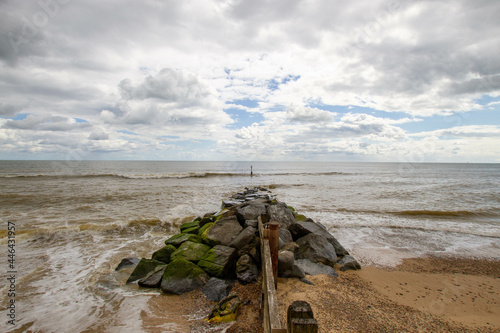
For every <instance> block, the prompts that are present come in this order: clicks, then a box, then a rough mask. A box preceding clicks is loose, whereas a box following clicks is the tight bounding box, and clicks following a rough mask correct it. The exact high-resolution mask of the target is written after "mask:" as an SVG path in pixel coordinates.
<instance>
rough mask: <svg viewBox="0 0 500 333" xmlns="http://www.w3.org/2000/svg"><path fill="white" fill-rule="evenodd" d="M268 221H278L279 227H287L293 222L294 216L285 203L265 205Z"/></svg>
mask: <svg viewBox="0 0 500 333" xmlns="http://www.w3.org/2000/svg"><path fill="white" fill-rule="evenodd" d="M267 214H268V216H269V221H270V222H278V224H279V226H280V229H288V227H289V226H291V225H292V224H294V223H295V216H293V213H292V211H291V210H290V209H289V208H288V207H287V205H286V204H285V203H282V202H280V203H277V204H275V205H270V206H269V207H267Z"/></svg>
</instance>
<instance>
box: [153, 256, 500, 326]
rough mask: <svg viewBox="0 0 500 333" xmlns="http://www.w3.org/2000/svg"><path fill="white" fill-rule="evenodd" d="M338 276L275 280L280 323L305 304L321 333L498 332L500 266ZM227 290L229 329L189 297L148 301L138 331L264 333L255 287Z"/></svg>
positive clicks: (425, 263) (429, 265) (424, 262)
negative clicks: (233, 308) (239, 304)
mask: <svg viewBox="0 0 500 333" xmlns="http://www.w3.org/2000/svg"><path fill="white" fill-rule="evenodd" d="M339 275H340V276H339V277H338V278H333V277H330V276H325V275H316V276H307V277H308V279H309V280H310V281H311V282H313V283H314V285H308V284H305V283H303V282H300V281H299V280H297V279H284V278H279V281H278V292H277V295H278V301H279V306H280V316H281V320H282V323H284V322H285V320H286V310H287V308H288V305H290V304H291V303H292V302H293V301H295V300H304V301H307V302H309V304H310V305H311V307H312V309H313V311H314V315H315V318H316V319H317V320H318V323H319V331H320V332H325V333H326V332H498V331H500V261H487V260H475V259H458V258H435V257H430V258H414V259H405V260H404V261H403V263H402V264H401V265H399V266H397V267H395V268H391V269H387V268H386V269H383V268H376V267H363V268H362V269H361V270H359V271H347V272H339ZM233 291H235V292H236V293H238V294H239V295H240V297H241V298H242V300H243V301H248V302H247V303H248V305H245V306H243V308H242V311H241V313H240V316H239V317H238V320H237V321H236V322H235V323H232V324H231V323H222V324H221V323H213V324H212V323H208V322H206V321H204V320H203V319H204V318H205V317H206V315H207V314H208V312H209V311H210V308H211V306H213V304H214V303H213V302H210V301H207V300H206V298H205V297H204V296H203V294H201V292H200V291H199V290H195V291H192V292H189V293H186V294H184V295H181V296H172V295H170V296H167V295H158V297H154V298H153V299H151V300H150V301H149V303H148V306H147V308H148V310H147V311H146V310H145V311H144V317H143V323H147V327H143V328H144V329H145V330H146V331H148V332H162V331H163V330H165V329H167V330H169V331H172V332H188V331H190V332H223V331H224V332H262V328H261V325H262V321H261V320H262V318H261V316H260V313H259V312H260V281H259V282H257V283H253V284H249V285H246V286H243V285H241V284H239V283H237V284H236V285H235V287H234V289H233ZM165 308H168V309H169V313H170V315H169V316H168V317H165V316H164V313H165V310H164V309H165Z"/></svg>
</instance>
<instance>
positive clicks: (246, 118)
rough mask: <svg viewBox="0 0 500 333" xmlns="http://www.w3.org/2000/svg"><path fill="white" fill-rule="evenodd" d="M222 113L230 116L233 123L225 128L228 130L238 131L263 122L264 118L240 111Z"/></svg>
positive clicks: (233, 110) (230, 110) (226, 110)
mask: <svg viewBox="0 0 500 333" xmlns="http://www.w3.org/2000/svg"><path fill="white" fill-rule="evenodd" d="M224 112H226V113H227V114H228V115H230V116H231V118H232V119H233V120H234V121H235V122H234V123H233V124H230V125H228V126H227V127H228V128H230V129H240V128H243V127H247V126H250V125H252V124H253V123H260V122H261V121H263V120H264V117H263V116H262V115H261V114H260V113H252V112H247V111H244V110H240V109H225V110H224Z"/></svg>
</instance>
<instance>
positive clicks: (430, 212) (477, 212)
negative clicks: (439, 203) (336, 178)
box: [336, 208, 500, 218]
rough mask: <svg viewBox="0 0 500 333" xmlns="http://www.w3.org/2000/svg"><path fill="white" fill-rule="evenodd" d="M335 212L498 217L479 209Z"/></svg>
mask: <svg viewBox="0 0 500 333" xmlns="http://www.w3.org/2000/svg"><path fill="white" fill-rule="evenodd" d="M336 211H337V212H346V213H358V214H389V215H397V216H403V217H404V216H406V217H426V216H427V217H436V218H440V217H441V218H448V217H450V218H452V217H458V218H469V217H498V216H500V212H499V211H498V210H494V209H479V210H474V211H469V210H427V209H416V210H401V211H384V210H380V211H378V210H352V209H346V208H338V209H336Z"/></svg>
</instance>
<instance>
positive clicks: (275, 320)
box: [258, 216, 287, 333]
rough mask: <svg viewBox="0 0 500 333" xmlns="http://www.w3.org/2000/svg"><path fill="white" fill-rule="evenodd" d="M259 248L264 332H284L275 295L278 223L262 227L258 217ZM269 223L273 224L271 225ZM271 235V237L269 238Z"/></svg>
mask: <svg viewBox="0 0 500 333" xmlns="http://www.w3.org/2000/svg"><path fill="white" fill-rule="evenodd" d="M258 224H259V234H260V249H261V258H262V305H263V306H262V308H263V309H262V310H263V318H264V323H263V326H264V327H263V328H264V332H265V333H286V332H287V329H286V328H282V327H281V322H280V318H279V310H278V299H277V297H276V286H277V284H278V278H277V277H278V240H279V225H278V224H277V223H274V224H273V223H270V228H269V229H264V225H263V223H262V217H260V216H259V218H258ZM271 225H273V226H272V227H271ZM271 235H272V239H270V238H271ZM271 242H272V243H273V246H272V249H273V252H274V253H275V255H274V257H275V262H274V266H275V267H273V259H272V257H273V255H272V252H271Z"/></svg>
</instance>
